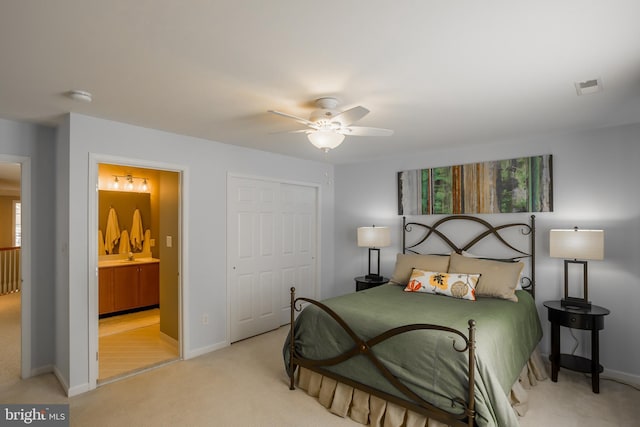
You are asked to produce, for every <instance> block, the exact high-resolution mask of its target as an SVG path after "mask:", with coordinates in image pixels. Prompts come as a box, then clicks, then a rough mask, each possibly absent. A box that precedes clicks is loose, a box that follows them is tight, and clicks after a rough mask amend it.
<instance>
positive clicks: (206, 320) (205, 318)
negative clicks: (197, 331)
mask: <svg viewBox="0 0 640 427" xmlns="http://www.w3.org/2000/svg"><path fill="white" fill-rule="evenodd" d="M202 324H203V325H208V324H209V315H208V314H203V315H202Z"/></svg>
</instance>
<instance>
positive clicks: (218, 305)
mask: <svg viewBox="0 0 640 427" xmlns="http://www.w3.org/2000/svg"><path fill="white" fill-rule="evenodd" d="M69 129H70V132H69V135H70V138H69V146H70V151H69V162H68V163H69V165H70V167H69V185H68V189H69V190H68V191H69V204H68V206H70V207H71V209H70V212H69V232H68V238H69V280H68V283H64V282H61V283H59V286H68V289H69V324H70V326H69V329H68V330H69V337H68V340H69V346H68V348H69V360H70V373H69V387H70V389H71V390H72V392H73V390H79V391H81V390H83V389H86V387H87V385H88V381H89V377H88V369H89V368H88V360H89V354H88V348H89V347H88V334H89V331H88V322H89V320H88V315H87V301H88V295H87V292H88V290H87V285H86V284H87V280H88V277H89V274H90V272H89V271H88V262H89V260H88V255H87V253H88V236H87V230H88V191H89V181H90V180H89V176H88V175H89V154H90V153H94V154H99V155H105V156H118V157H126V158H130V159H134V160H135V159H138V160H145V161H150V162H158V163H167V164H172V165H182V166H183V167H184V169H185V170H186V172H185V178H186V181H185V188H184V191H185V194H186V198H187V200H188V205H187V206H186V212H185V217H184V218H183V223H184V224H185V230H186V232H185V236H184V237H185V242H186V244H185V250H186V253H187V256H186V257H185V266H184V270H185V271H183V273H184V280H185V282H186V283H185V288H186V289H187V294H186V295H187V301H186V304H187V311H186V312H185V316H186V319H185V320H186V322H187V325H188V330H186V331H185V338H186V340H187V341H186V342H187V343H188V348H187V349H186V350H185V353H187V356H188V355H189V354H198V353H199V352H201V351H206V350H207V349H212V348H216V347H219V346H222V345H224V344H225V343H226V341H227V296H226V295H227V289H226V286H227V284H226V268H227V266H226V262H227V261H226V259H227V256H226V246H227V245H226V238H225V236H226V209H227V207H226V182H227V173H229V172H233V173H237V174H246V175H251V176H261V177H271V178H276V179H280V180H285V181H296V182H308V183H317V184H319V185H320V186H321V205H320V209H321V212H320V218H321V227H322V234H323V237H322V247H321V260H322V262H321V265H320V271H321V273H320V274H321V283H320V288H321V293H322V294H323V295H326V294H331V292H332V284H333V283H334V280H333V235H334V232H333V197H334V196H333V193H334V190H333V186H332V184H330V183H331V182H332V181H333V167H332V166H331V165H329V164H326V163H320V162H310V161H304V160H300V159H294V158H291V157H287V156H282V155H275V154H270V153H266V152H262V151H258V150H250V149H245V148H242V147H236V146H230V145H225V144H220V143H216V142H211V141H205V140H202V139H197V138H192V137H186V136H181V135H175V134H170V133H167V132H161V131H157V130H153V129H145V128H141V127H136V126H131V125H126V124H122V123H117V122H112V121H107V120H101V119H97V118H92V117H87V116H82V115H77V114H71V115H70V128H69ZM57 161H58V163H59V164H61V165H62V164H64V163H65V160H64V159H58V160H57ZM325 174H326V175H325ZM204 313H207V314H208V315H209V324H208V325H202V324H201V322H200V319H201V317H202V314H204ZM60 332H61V333H64V331H60ZM63 342H64V338H63ZM60 363H63V362H62V361H60Z"/></svg>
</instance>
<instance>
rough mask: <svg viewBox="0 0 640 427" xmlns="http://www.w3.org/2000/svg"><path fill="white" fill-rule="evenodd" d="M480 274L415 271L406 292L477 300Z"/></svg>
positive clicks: (415, 269)
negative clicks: (477, 285)
mask: <svg viewBox="0 0 640 427" xmlns="http://www.w3.org/2000/svg"><path fill="white" fill-rule="evenodd" d="M479 278H480V275H479V274H468V273H437V272H435V271H424V270H420V269H417V268H414V269H413V272H412V273H411V278H410V279H409V283H408V284H407V287H406V288H404V290H405V292H426V293H429V294H439V295H446V296H448V297H454V298H460V299H468V300H471V301H475V300H476V284H477V283H478V279H479Z"/></svg>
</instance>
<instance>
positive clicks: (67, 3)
mask: <svg viewBox="0 0 640 427" xmlns="http://www.w3.org/2000/svg"><path fill="white" fill-rule="evenodd" d="M638 18H640V1H638V0H607V1H602V0H562V1H558V0H536V1H524V0H523V1H514V0H483V1H462V0H449V1H447V0H438V1H435V0H413V1H410V0H398V1H388V0H384V1H380V0H373V1H372V0H340V1H336V0H323V1H321V2H317V1H314V2H311V1H302V0H268V1H267V0H253V1H248V0H244V1H216V0H209V1H206V0H190V1H175V0H156V1H131V0H109V1H107V0H56V1H47V0H40V1H35V0H6V1H3V2H2V3H1V5H0V117H3V118H8V119H16V120H27V121H33V122H38V123H47V124H55V123H56V121H57V120H58V119H59V118H60V117H61V116H62V115H63V114H64V113H66V112H69V111H73V112H78V113H81V114H87V115H91V116H96V117H101V118H106V119H111V120H116V121H120V122H126V123H132V124H136V125H141V126H145V127H150V128H156V129H162V130H166V131H171V132H176V133H180V134H185V135H192V136H197V137H201V138H206V139H210V140H215V141H220V142H224V143H229V144H237V145H242V146H247V147H253V148H258V149H262V150H267V151H272V152H278V153H284V154H289V155H292V156H297V157H301V158H307V159H316V160H323V159H326V160H327V161H329V162H332V163H348V162H353V161H358V160H361V159H369V158H375V157H383V156H388V155H390V154H396V153H402V152H411V151H416V150H425V149H429V148H433V147H442V146H450V145H453V144H457V145H462V144H476V143H483V142H487V141H497V140H502V139H511V138H516V137H520V136H526V135H530V134H532V133H539V132H557V131H561V132H562V131H568V130H575V129H589V128H596V127H603V126H611V125H619V124H625V123H633V122H639V121H640V24H639V23H638ZM594 78H601V79H602V82H603V86H604V91H603V92H601V93H598V94H593V95H587V96H582V97H578V96H576V91H575V87H574V82H576V81H584V80H589V79H594ZM71 89H83V90H87V91H90V92H91V93H93V96H94V100H93V102H92V103H91V104H82V103H77V102H74V101H72V100H70V99H68V98H67V97H65V93H66V92H68V91H69V90H71ZM327 95H331V96H336V97H338V98H339V99H340V100H341V101H342V104H341V107H342V109H346V108H349V107H353V106H356V105H362V106H364V107H366V108H368V109H369V110H371V113H370V114H369V115H367V116H366V117H365V118H364V119H362V120H361V121H360V122H358V123H357V124H358V125H362V126H373V127H382V128H389V129H394V130H395V134H394V135H393V136H391V137H384V138H383V137H377V138H376V137H347V139H346V140H345V142H344V143H343V144H342V145H341V146H340V147H338V148H337V149H336V150H333V151H331V152H330V153H329V154H328V155H327V156H325V155H324V154H323V153H322V152H321V151H319V150H318V149H316V148H314V147H313V146H312V145H311V144H310V143H309V142H308V141H307V140H306V137H305V136H304V134H277V132H281V131H287V130H292V129H298V128H299V126H298V125H297V124H296V123H295V122H293V121H289V120H287V119H284V118H282V117H278V116H275V115H271V114H268V113H267V110H269V109H275V110H280V111H284V112H287V113H290V114H294V115H298V116H302V117H308V115H309V113H310V112H311V111H312V110H313V107H312V101H313V100H314V99H316V98H318V97H321V96H327Z"/></svg>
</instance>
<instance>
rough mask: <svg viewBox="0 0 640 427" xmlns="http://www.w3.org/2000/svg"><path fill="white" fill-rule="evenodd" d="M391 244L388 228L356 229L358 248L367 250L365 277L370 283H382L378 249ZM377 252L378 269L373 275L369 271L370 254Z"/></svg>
mask: <svg viewBox="0 0 640 427" xmlns="http://www.w3.org/2000/svg"><path fill="white" fill-rule="evenodd" d="M390 244H391V232H390V230H389V227H376V226H375V225H374V226H372V227H358V246H359V247H361V248H369V274H367V275H366V276H365V277H366V278H367V280H371V281H382V280H383V279H382V276H381V275H380V248H384V247H386V246H389V245H390ZM372 252H377V256H378V264H377V265H378V268H377V269H376V271H375V273H374V272H372V271H371V253H372Z"/></svg>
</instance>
